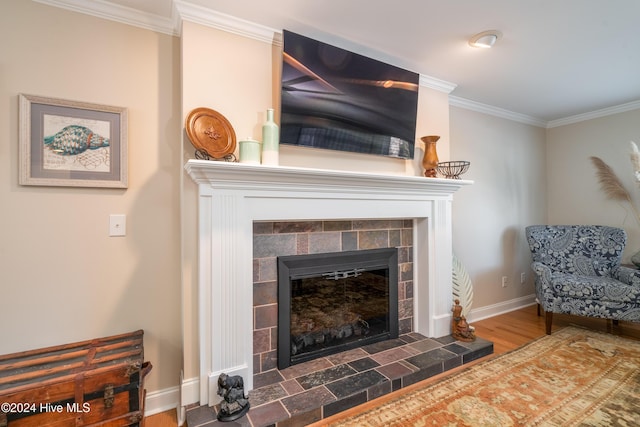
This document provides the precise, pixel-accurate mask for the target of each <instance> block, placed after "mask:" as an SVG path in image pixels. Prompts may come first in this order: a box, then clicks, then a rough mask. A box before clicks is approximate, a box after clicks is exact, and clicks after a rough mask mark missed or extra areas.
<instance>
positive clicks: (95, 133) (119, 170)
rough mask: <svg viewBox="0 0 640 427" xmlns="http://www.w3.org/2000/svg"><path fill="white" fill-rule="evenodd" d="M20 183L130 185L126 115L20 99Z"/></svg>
mask: <svg viewBox="0 0 640 427" xmlns="http://www.w3.org/2000/svg"><path fill="white" fill-rule="evenodd" d="M19 104H20V105H19V121H20V124H19V135H18V136H19V138H18V139H19V145H20V148H19V163H20V164H19V174H20V176H19V183H20V185H40V186H59V187H99V188H127V187H128V153H127V132H128V111H127V109H126V108H124V107H114V106H109V105H101V104H92V103H88V102H79V101H70V100H65V99H56V98H48V97H42V96H35V95H27V94H20V95H19Z"/></svg>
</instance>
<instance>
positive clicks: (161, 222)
mask: <svg viewBox="0 0 640 427" xmlns="http://www.w3.org/2000/svg"><path fill="white" fill-rule="evenodd" d="M0 40H1V42H0V224H1V229H2V234H1V236H0V291H1V293H0V354H5V353H11V352H16V351H23V350H28V349H33V348H40V347H45V346H50V345H56V344H64V343H68V342H74V341H80V340H87V339H91V338H96V337H101V336H107V335H112V334H117V333H124V332H128V331H132V330H136V329H144V330H145V356H146V359H147V360H150V361H151V362H152V363H153V365H154V368H153V370H152V371H151V373H150V375H149V377H148V380H147V383H146V387H147V390H148V391H149V392H150V393H152V392H154V391H157V390H163V389H166V388H169V387H175V386H177V384H178V381H179V372H180V368H181V366H182V343H181V327H180V325H181V316H180V309H179V301H180V295H181V294H180V274H179V271H180V252H179V248H180V246H179V243H180V240H179V200H180V199H179V193H180V189H179V173H180V172H179V171H180V170H181V168H182V164H181V159H180V129H181V117H180V111H179V98H178V93H179V75H178V72H179V68H178V64H179V44H178V39H177V38H174V37H170V36H166V35H160V34H157V33H154V32H151V31H147V30H142V29H139V28H135V27H131V26H127V25H123V24H118V23H114V22H111V21H106V20H102V19H98V18H94V17H90V16H87V15H82V14H77V13H72V12H68V11H65V10H62V9H59V8H54V7H48V6H44V5H41V4H38V3H35V2H32V1H24V0H3V1H2V2H0ZM19 93H27V94H33V95H40V96H47V97H54V98H64V99H71V100H75V101H86V102H92V103H98V104H106V105H114V106H123V107H127V108H128V109H129V188H128V189H127V190H121V189H91V188H63V187H60V188H57V187H35V186H20V185H18V120H19V117H18V94H19ZM114 213H116V214H126V215H127V236H125V237H109V236H108V230H109V215H110V214H114Z"/></svg>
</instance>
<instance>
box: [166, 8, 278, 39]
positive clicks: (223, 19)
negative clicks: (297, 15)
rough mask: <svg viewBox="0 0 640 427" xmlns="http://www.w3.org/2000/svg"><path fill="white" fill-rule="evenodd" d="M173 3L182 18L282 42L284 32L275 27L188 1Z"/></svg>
mask: <svg viewBox="0 0 640 427" xmlns="http://www.w3.org/2000/svg"><path fill="white" fill-rule="evenodd" d="M173 4H174V7H175V9H176V11H177V15H178V17H179V18H180V19H181V20H185V21H189V22H193V23H195V24H200V25H204V26H207V27H211V28H216V29H218V30H222V31H226V32H229V33H232V34H237V35H240V36H243V37H248V38H251V39H255V40H259V41H262V42H265V43H275V44H276V45H278V44H280V45H281V44H282V37H281V34H282V32H281V31H278V30H275V29H273V28H269V27H267V26H264V25H260V24H256V23H255V22H251V21H246V20H244V19H240V18H236V17H235V16H231V15H227V14H225V13H220V12H216V11H215V10H212V9H210V8H207V7H202V6H198V5H195V4H191V3H189V2H187V1H182V0H174V2H173Z"/></svg>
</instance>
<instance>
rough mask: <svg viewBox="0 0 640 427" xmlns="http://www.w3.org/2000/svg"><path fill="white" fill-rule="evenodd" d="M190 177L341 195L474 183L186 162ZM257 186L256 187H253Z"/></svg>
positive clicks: (442, 190) (448, 189) (450, 189)
mask: <svg viewBox="0 0 640 427" xmlns="http://www.w3.org/2000/svg"><path fill="white" fill-rule="evenodd" d="M185 169H186V171H187V173H188V174H189V176H191V178H192V179H193V180H194V181H195V182H196V183H198V184H211V185H216V186H220V187H219V188H237V187H240V188H245V187H246V188H252V189H262V188H270V187H271V188H273V186H274V185H275V186H278V187H282V188H291V189H294V188H297V189H302V188H303V187H306V186H308V187H309V188H315V189H318V188H322V187H327V189H332V188H333V189H338V191H340V192H344V191H352V192H356V193H357V192H360V191H366V192H368V193H375V192H388V191H393V192H395V193H396V194H399V193H402V194H408V193H421V192H426V193H431V194H441V195H447V194H453V193H455V192H456V191H457V190H458V189H460V188H461V187H463V186H465V185H469V184H473V181H469V180H463V179H444V178H425V177H422V176H409V175H382V174H374V173H366V172H351V171H339V170H332V169H311V168H298V167H288V166H264V165H247V164H243V163H232V162H216V161H209V160H189V161H187V164H186V165H185ZM256 185H258V187H256Z"/></svg>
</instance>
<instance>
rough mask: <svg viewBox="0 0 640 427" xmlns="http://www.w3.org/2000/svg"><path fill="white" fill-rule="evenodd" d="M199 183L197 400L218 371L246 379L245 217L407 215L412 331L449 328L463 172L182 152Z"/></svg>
mask: <svg viewBox="0 0 640 427" xmlns="http://www.w3.org/2000/svg"><path fill="white" fill-rule="evenodd" d="M185 170H186V171H187V172H188V174H189V175H190V176H191V178H192V179H193V181H194V182H196V183H197V184H198V194H199V201H198V218H199V224H198V229H199V231H198V235H199V255H198V256H199V263H198V264H199V284H198V287H199V292H198V304H199V331H200V332H199V333H200V337H199V347H200V348H199V354H200V404H202V405H205V404H209V405H212V404H215V403H217V402H216V400H215V399H216V390H217V378H218V376H219V375H220V374H221V373H223V372H224V373H227V374H228V375H240V376H242V377H243V378H245V379H246V381H245V388H246V391H250V390H251V389H253V334H252V322H251V321H247V319H253V310H252V308H253V307H252V305H253V304H252V300H253V280H252V279H253V275H252V268H253V267H252V266H253V259H252V252H253V251H252V248H253V223H254V222H256V221H290V220H300V221H302V220H347V219H413V221H414V227H413V230H414V231H413V233H414V235H413V242H414V254H413V259H414V266H415V267H414V289H415V295H414V304H415V306H414V313H415V324H414V331H415V332H419V333H421V334H423V335H426V336H430V337H442V336H445V335H449V334H450V328H451V295H452V284H451V283H452V282H451V279H452V233H451V230H452V224H451V222H452V220H451V202H452V200H453V193H455V192H456V191H457V190H459V189H460V188H461V187H463V186H466V185H470V184H472V181H468V180H461V179H442V178H430V179H426V178H424V177H418V176H400V175H377V174H371V173H361V172H345V171H336V170H326V169H307V168H295V167H284V166H259V165H247V164H240V163H226V162H210V161H205V160H189V161H188V162H187V164H186V165H185Z"/></svg>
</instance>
